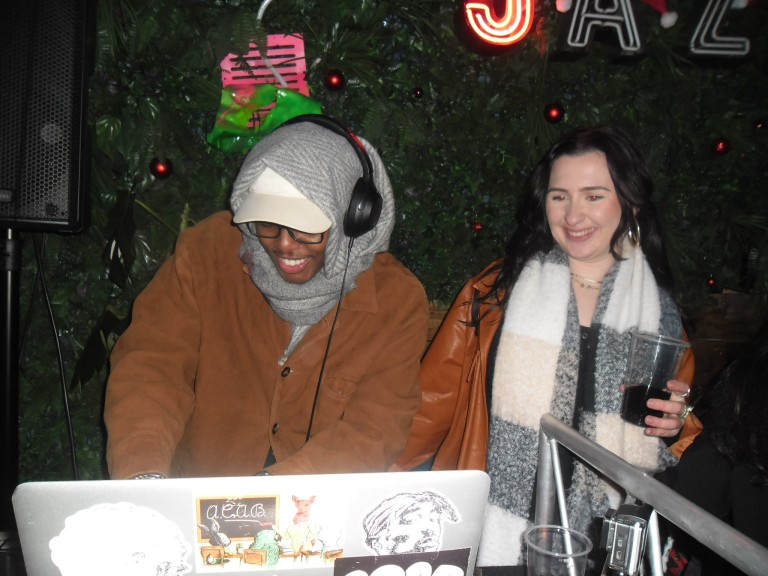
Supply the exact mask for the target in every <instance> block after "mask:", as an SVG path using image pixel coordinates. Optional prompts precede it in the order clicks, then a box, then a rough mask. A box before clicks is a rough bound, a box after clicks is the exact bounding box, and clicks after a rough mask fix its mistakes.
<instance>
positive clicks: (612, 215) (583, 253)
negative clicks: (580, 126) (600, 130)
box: [546, 151, 622, 272]
mask: <svg viewBox="0 0 768 576" xmlns="http://www.w3.org/2000/svg"><path fill="white" fill-rule="evenodd" d="M546 212H547V222H548V224H549V228H550V230H551V232H552V237H553V238H554V239H555V242H557V244H558V245H559V246H560V247H561V248H562V249H563V251H564V252H565V253H566V254H567V255H568V259H569V261H570V262H571V264H572V265H573V264H574V263H575V262H579V263H582V264H584V265H586V266H588V267H590V268H600V269H602V270H603V272H605V271H607V270H608V268H610V267H611V266H612V265H613V264H614V262H615V258H614V257H613V255H612V254H611V238H612V237H613V235H614V233H615V232H616V230H617V228H618V227H619V224H620V222H621V215H622V212H621V204H620V203H619V197H618V194H617V193H616V187H615V185H614V183H613V180H612V179H611V175H610V172H609V171H608V163H607V162H606V159H605V155H604V154H603V153H602V152H597V151H592V152H586V153H584V154H580V155H578V156H561V157H560V158H558V159H557V160H555V162H554V163H553V164H552V170H551V172H550V176H549V186H548V188H547V197H546Z"/></svg>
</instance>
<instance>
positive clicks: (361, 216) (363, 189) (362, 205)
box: [282, 114, 382, 238]
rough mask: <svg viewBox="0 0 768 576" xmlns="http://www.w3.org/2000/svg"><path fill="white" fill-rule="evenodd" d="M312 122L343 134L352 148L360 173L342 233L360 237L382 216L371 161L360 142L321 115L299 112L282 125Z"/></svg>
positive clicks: (380, 199)
mask: <svg viewBox="0 0 768 576" xmlns="http://www.w3.org/2000/svg"><path fill="white" fill-rule="evenodd" d="M299 122H311V123H312V124H317V125H318V126H322V127H323V128H327V129H328V130H330V131H332V132H334V133H336V134H338V135H339V136H342V137H343V138H344V139H346V141H347V142H349V144H350V146H352V148H353V149H354V151H355V154H356V155H357V157H358V159H359V160H360V165H361V166H362V167H363V175H362V177H360V178H359V179H358V180H357V182H356V183H355V186H354V188H353V189H352V196H351V198H350V200H349V206H348V207H347V211H346V212H345V214H344V235H345V236H347V237H349V238H359V237H360V236H362V235H363V234H365V233H366V232H370V231H371V230H373V229H374V228H375V226H376V224H377V222H378V221H379V216H381V206H382V198H381V195H380V194H379V191H378V190H377V189H376V184H375V183H374V181H373V164H372V163H371V159H370V158H369V157H368V153H367V152H366V151H365V148H364V147H363V145H362V143H361V142H360V141H359V140H358V139H357V138H356V137H355V136H354V135H353V134H352V133H351V132H350V131H349V130H347V129H346V128H345V127H344V126H343V125H342V124H341V122H339V121H338V120H336V119H335V118H331V117H330V116H325V115H323V114H302V115H301V116H296V117H295V118H291V119H290V120H288V121H286V122H284V123H283V124H282V126H288V125H290V124H297V123H299Z"/></svg>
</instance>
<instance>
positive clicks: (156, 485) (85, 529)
mask: <svg viewBox="0 0 768 576" xmlns="http://www.w3.org/2000/svg"><path fill="white" fill-rule="evenodd" d="M488 487H489V479H488V476H487V475H486V474H485V473H484V472H480V471H441V472H400V473H375V474H325V475H306V476H259V477H238V478H188V479H168V480H99V481H71V482H29V483H25V484H21V485H20V486H18V487H17V488H16V491H15V492H14V494H13V507H14V511H15V514H16V523H17V527H18V532H19V539H20V541H21V547H22V553H23V555H24V563H25V565H26V569H27V576H57V575H59V574H61V575H62V576H75V575H76V576H90V575H93V576H96V575H98V576H105V575H109V576H145V575H146V576H168V575H174V576H176V575H179V576H180V575H183V574H230V573H256V574H261V575H264V576H266V574H267V573H268V574H270V575H273V574H274V575H283V576H374V573H375V576H432V575H434V576H462V575H468V574H471V573H472V570H473V569H474V565H475V558H476V556H477V546H478V543H479V540H480V532H481V529H482V524H483V514H484V510H485V502H486V499H487V496H488ZM438 573H439V574H438Z"/></svg>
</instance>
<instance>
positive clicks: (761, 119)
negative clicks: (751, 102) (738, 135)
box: [755, 118, 766, 130]
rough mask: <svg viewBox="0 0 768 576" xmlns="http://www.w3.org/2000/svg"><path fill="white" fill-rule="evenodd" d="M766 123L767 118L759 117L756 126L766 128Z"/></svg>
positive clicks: (760, 128)
mask: <svg viewBox="0 0 768 576" xmlns="http://www.w3.org/2000/svg"><path fill="white" fill-rule="evenodd" d="M765 125H766V122H765V118H759V119H757V120H755V128H756V129H757V130H765Z"/></svg>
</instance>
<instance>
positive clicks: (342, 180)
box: [230, 122, 395, 364]
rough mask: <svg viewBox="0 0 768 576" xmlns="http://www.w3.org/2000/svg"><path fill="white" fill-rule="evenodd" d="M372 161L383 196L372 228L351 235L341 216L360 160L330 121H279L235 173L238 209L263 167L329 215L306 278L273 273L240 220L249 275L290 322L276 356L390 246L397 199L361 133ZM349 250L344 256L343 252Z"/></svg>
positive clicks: (289, 349)
mask: <svg viewBox="0 0 768 576" xmlns="http://www.w3.org/2000/svg"><path fill="white" fill-rule="evenodd" d="M360 141H361V142H362V144H363V146H364V147H365V149H366V151H367V153H368V156H369V157H370V159H371V163H372V164H373V178H374V182H375V184H376V187H377V189H378V191H379V194H381V196H382V198H383V201H384V202H383V207H382V211H381V217H380V218H379V222H378V224H377V225H376V227H375V228H374V229H373V230H372V231H371V232H368V233H367V234H364V235H363V236H361V237H359V238H357V239H355V241H354V243H353V244H352V246H351V250H349V248H350V240H349V239H348V238H347V237H346V236H344V233H343V219H344V214H345V212H346V210H347V206H348V204H349V200H350V197H351V195H352V190H353V188H354V184H355V182H357V180H358V178H360V177H361V176H362V174H363V169H362V166H361V165H360V161H359V159H358V157H357V155H356V154H355V151H354V150H353V149H352V146H351V145H350V143H349V142H347V140H345V139H344V138H343V137H342V136H340V135H338V134H335V133H334V132H332V131H331V130H329V129H327V128H323V127H322V126H318V125H316V124H312V123H309V122H304V123H298V124H293V125H289V126H285V127H283V128H279V129H278V130H276V131H275V132H273V133H272V134H270V135H269V136H268V137H266V138H265V139H264V140H262V141H261V142H259V143H258V144H257V145H256V146H255V147H254V148H253V149H252V150H251V151H250V152H249V153H248V156H247V157H246V158H245V161H244V162H243V165H242V167H241V168H240V172H239V174H238V176H237V178H236V180H235V183H234V186H233V191H232V198H231V202H230V203H231V207H232V211H233V212H234V211H236V210H237V209H238V207H239V206H240V204H242V202H243V200H244V199H245V197H246V196H247V195H248V193H249V190H250V186H251V184H252V183H253V182H254V181H255V180H256V178H257V177H258V176H259V175H260V174H261V173H262V172H263V171H264V169H265V168H266V167H267V166H268V167H270V168H271V169H272V170H274V171H275V172H277V173H278V174H280V175H281V176H282V177H283V178H285V179H286V180H288V181H289V182H290V183H291V184H293V185H294V186H295V187H296V188H297V189H298V190H299V191H300V192H301V193H302V194H304V195H305V196H306V197H307V198H309V199H310V200H311V201H312V202H313V203H315V204H316V205H317V206H318V207H319V208H320V209H321V210H322V211H323V212H324V213H325V215H326V216H328V218H330V220H331V221H332V222H333V224H332V225H331V229H330V231H329V232H328V233H327V234H328V235H329V236H328V244H327V246H326V250H325V265H324V267H323V269H322V270H320V271H319V272H318V273H317V274H316V275H315V277H314V278H312V279H311V280H309V281H308V282H306V283H304V284H293V283H290V282H286V281H285V280H283V278H282V277H281V276H280V274H279V273H278V271H277V269H276V268H275V265H274V264H273V263H272V261H271V260H270V258H269V256H268V255H267V253H266V251H265V250H264V248H263V247H262V245H261V243H260V242H259V240H258V238H256V237H255V236H253V235H251V234H250V233H249V232H248V231H247V229H246V227H245V226H244V225H241V226H240V229H241V231H242V232H243V244H242V246H241V248H240V257H241V259H242V260H243V262H244V263H245V264H246V265H247V266H248V270H249V272H250V275H251V279H252V280H253V282H254V284H256V286H257V287H258V288H259V290H260V291H261V292H262V293H263V294H264V296H265V297H266V298H267V300H268V301H269V303H270V305H271V306H272V309H273V310H274V311H275V313H276V314H277V315H278V316H280V318H282V319H283V320H285V321H286V322H290V323H291V324H292V325H293V331H292V334H291V340H290V342H289V343H288V346H287V347H286V349H285V352H284V353H283V356H282V358H280V359H279V360H278V362H279V363H281V364H282V363H283V362H285V360H286V359H287V358H288V357H289V356H290V355H291V353H293V351H294V350H295V349H296V347H297V346H298V344H299V342H301V339H302V338H303V337H304V335H305V334H306V333H307V332H308V331H309V329H310V328H311V327H312V326H313V325H315V324H317V323H318V322H319V321H320V320H322V318H323V317H325V315H326V314H327V313H328V312H329V311H330V310H331V309H332V308H333V307H334V305H335V304H336V302H337V301H338V300H339V297H340V294H341V285H342V279H343V277H344V273H345V269H346V281H345V282H344V294H347V293H349V292H351V291H352V290H354V288H355V287H356V286H357V282H356V281H357V277H358V276H359V275H360V274H361V273H363V272H365V271H366V270H367V269H368V268H370V267H371V265H372V264H373V261H374V258H375V257H376V254H377V253H379V252H385V251H386V250H387V249H388V247H389V237H390V235H391V233H392V228H393V227H394V212H395V203H394V196H393V193H392V185H391V184H390V181H389V178H388V176H387V173H386V170H385V168H384V164H383V162H382V160H381V158H380V157H379V155H378V153H377V152H376V151H375V150H374V149H373V147H372V146H371V145H370V144H369V143H368V142H367V141H365V140H363V139H362V138H360ZM348 255H349V258H347V256H348Z"/></svg>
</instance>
